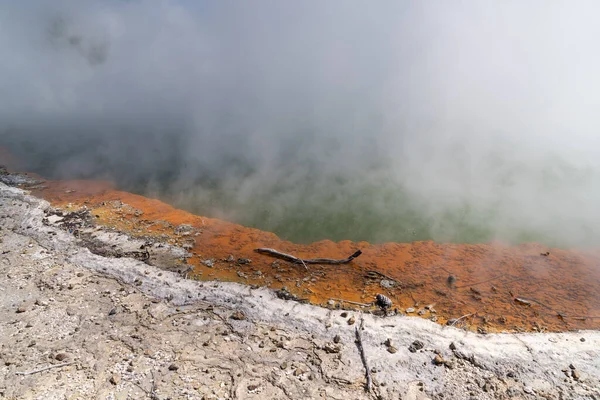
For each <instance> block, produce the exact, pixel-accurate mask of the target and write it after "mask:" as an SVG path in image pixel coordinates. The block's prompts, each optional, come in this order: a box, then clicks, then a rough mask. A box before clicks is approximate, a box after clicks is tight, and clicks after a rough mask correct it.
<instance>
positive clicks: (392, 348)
mask: <svg viewBox="0 0 600 400" xmlns="http://www.w3.org/2000/svg"><path fill="white" fill-rule="evenodd" d="M387 351H388V352H389V353H391V354H394V353H395V352H397V351H398V349H397V348H395V347H394V346H388V348H387Z"/></svg>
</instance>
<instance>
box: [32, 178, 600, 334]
mask: <svg viewBox="0 0 600 400" xmlns="http://www.w3.org/2000/svg"><path fill="white" fill-rule="evenodd" d="M44 186H45V188H40V189H36V190H33V192H34V194H35V195H38V196H40V197H43V198H45V199H47V200H49V201H50V202H51V203H52V204H53V205H55V206H60V207H66V206H67V205H70V207H74V208H79V207H82V206H84V205H85V206H87V207H88V208H89V209H91V212H92V213H93V214H95V215H97V218H98V222H99V223H100V224H103V225H108V226H114V227H116V228H118V229H121V230H124V231H126V232H128V233H130V234H132V235H134V236H135V235H140V236H147V235H167V236H168V237H169V238H170V240H171V242H173V243H181V241H182V240H184V239H185V240H187V241H191V242H192V245H193V248H192V249H191V250H190V252H191V253H192V254H193V256H192V257H191V258H190V259H189V260H188V264H190V266H192V267H193V272H192V274H193V275H194V277H195V278H197V279H202V280H212V279H218V280H222V281H234V282H242V283H245V284H251V285H259V286H268V287H271V288H274V289H279V288H281V287H284V286H285V287H287V289H288V290H289V291H290V292H291V293H293V294H295V295H296V296H298V297H300V298H304V299H307V300H308V301H309V302H310V303H313V304H319V305H327V304H328V301H329V300H330V299H344V300H349V301H353V302H360V303H370V302H371V301H373V298H374V296H375V295H376V294H378V293H382V294H385V295H386V296H388V297H390V298H391V299H392V301H393V302H394V307H397V308H398V309H399V310H400V311H401V312H406V310H407V309H410V308H414V312H413V313H410V314H409V315H419V314H420V315H421V316H422V317H424V318H429V319H432V320H436V321H437V322H438V323H441V324H445V323H447V322H448V321H449V320H450V321H451V320H452V319H457V318H460V317H463V316H467V317H464V318H462V319H461V320H459V321H458V322H457V325H462V324H463V323H464V324H466V326H467V327H468V328H469V329H472V330H479V331H489V332H493V331H544V330H547V331H562V330H573V329H598V328H600V252H588V251H579V250H562V249H548V248H546V247H544V246H542V245H539V244H523V245H519V246H508V245H504V244H501V243H491V244H439V243H434V242H431V241H425V242H413V243H385V244H378V245H372V244H369V243H367V242H359V243H353V242H350V241H342V242H339V243H334V242H331V241H327V240H325V241H320V242H316V243H313V244H310V245H300V244H294V243H291V242H288V241H284V240H281V239H279V238H278V237H277V236H276V235H275V234H273V233H269V232H263V231H260V230H258V229H252V228H247V227H243V226H240V225H236V224H233V223H229V222H225V221H221V220H218V219H213V218H207V217H202V216H197V215H193V214H190V213H188V212H186V211H182V210H177V209H175V208H173V207H171V206H169V205H168V204H165V203H163V202H161V201H159V200H155V199H149V198H146V197H142V196H138V195H134V194H131V193H126V192H122V191H118V190H115V189H114V188H112V187H111V185H110V184H108V183H105V182H94V181H59V182H51V181H47V182H45V183H44ZM115 202H122V203H125V204H126V205H128V206H130V208H123V207H114V206H113V205H114V204H115ZM133 210H135V211H137V213H135V212H133ZM160 221H164V222H166V223H160ZM157 222H158V223H157ZM167 223H168V224H167ZM181 224H190V225H192V226H193V227H195V228H197V229H198V230H199V232H200V233H199V235H197V236H190V237H186V238H182V237H179V236H178V235H177V234H176V233H175V232H174V227H176V226H178V225H181ZM258 247H271V248H274V249H277V250H279V251H281V252H284V253H289V254H293V255H295V256H298V257H302V258H316V257H327V258H346V257H347V256H349V255H350V254H352V253H353V252H354V251H356V250H357V249H360V250H362V252H363V254H362V255H361V256H360V257H359V258H357V259H355V260H354V261H352V262H351V263H349V264H345V265H309V266H308V271H306V270H305V269H304V268H303V266H301V265H294V264H290V263H287V262H284V261H280V262H279V263H276V264H275V266H273V262H274V261H275V259H274V258H271V257H269V256H265V255H261V254H257V253H256V252H254V249H256V248H258ZM546 252H549V253H548V254H546ZM230 255H233V256H234V257H235V258H236V259H238V258H248V259H251V260H252V262H251V263H249V264H243V265H239V264H237V263H231V262H227V261H225V260H226V259H227V257H228V256H230ZM206 259H214V260H215V263H214V264H215V265H214V267H212V268H209V267H207V266H206V265H204V263H203V262H202V261H204V260H206ZM369 271H377V272H378V273H379V274H383V275H379V276H378V277H377V278H376V279H372V278H369V277H367V275H368V273H369ZM371 276H373V275H371ZM386 276H387V277H389V279H388V278H386ZM450 276H453V277H455V278H456V282H454V283H449V279H448V278H449V277H450ZM382 280H393V281H396V282H397V285H396V286H394V287H389V288H386V287H384V286H382ZM383 284H384V285H386V282H383ZM344 306H348V307H351V306H352V305H351V304H349V303H345V304H344Z"/></svg>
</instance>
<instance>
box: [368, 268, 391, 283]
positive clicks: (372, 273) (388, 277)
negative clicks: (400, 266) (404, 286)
mask: <svg viewBox="0 0 600 400" xmlns="http://www.w3.org/2000/svg"><path fill="white" fill-rule="evenodd" d="M366 275H367V276H368V275H379V276H381V277H383V278H385V279H387V280H390V281H394V282H396V281H397V279H394V278H392V277H391V276H388V275H386V274H384V273H382V272H379V271H367V273H366Z"/></svg>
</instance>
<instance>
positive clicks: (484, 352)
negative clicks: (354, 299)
mask: <svg viewBox="0 0 600 400" xmlns="http://www.w3.org/2000/svg"><path fill="white" fill-rule="evenodd" d="M60 218H61V217H60V216H57V215H56V213H55V212H54V211H53V210H52V208H51V207H50V206H49V204H48V203H47V202H45V201H42V200H39V199H37V198H34V197H31V196H28V195H27V194H26V193H25V192H23V191H21V190H19V189H16V188H13V187H8V186H6V185H4V184H1V183H0V228H1V229H0V241H1V242H0V269H1V270H0V321H1V322H0V341H1V342H0V344H1V348H0V351H1V354H0V357H1V359H2V361H1V364H0V396H1V397H2V398H10V399H13V398H14V399H22V398H23V399H29V398H32V399H33V398H35V399H65V398H66V399H91V398H98V399H113V398H115V399H116V398H118V399H127V398H132V399H138V398H154V399H167V398H171V399H180V398H181V399H187V398H189V399H202V398H206V399H217V398H221V399H225V398H229V399H232V398H240V399H243V398H256V399H282V398H290V399H305V398H306V399H310V398H332V399H336V398H337V399H360V398H377V397H380V398H384V399H398V398H402V399H425V398H432V399H470V398H473V399H493V398H496V399H504V398H506V399H508V398H517V399H518V398H524V399H536V398H548V399H560V398H562V399H600V382H599V380H598V377H600V333H598V332H594V331H580V332H570V333H536V334H487V335H478V334H475V333H472V332H467V331H464V330H461V329H456V328H454V327H443V326H440V325H437V324H434V323H432V322H430V321H426V320H423V319H419V318H415V317H401V316H396V317H387V318H382V317H377V316H374V315H371V314H365V315H361V314H359V313H356V312H347V313H348V314H347V315H346V314H344V313H346V312H345V311H342V310H328V309H324V308H319V307H315V306H311V305H306V304H300V303H297V302H294V301H288V300H283V299H280V298H278V297H277V296H276V295H275V293H274V292H273V291H271V290H269V289H266V288H261V289H253V288H252V287H250V286H244V285H240V284H236V283H223V282H198V281H194V280H189V279H183V277H182V274H181V273H179V272H176V271H172V270H169V268H168V264H169V262H168V260H169V257H171V258H173V259H176V258H177V257H180V256H181V252H182V251H183V250H181V249H177V248H173V247H168V246H163V247H161V249H162V251H163V256H164V258H165V260H166V266H167V268H166V269H161V268H158V267H155V266H151V265H148V264H147V263H145V262H143V261H142V260H140V259H139V257H138V256H137V255H136V253H135V252H134V251H133V250H132V249H135V248H136V247H137V248H139V246H137V245H138V244H139V243H137V242H135V240H133V239H128V238H127V237H126V236H125V235H122V234H119V233H118V232H112V231H104V230H103V229H102V228H98V227H97V228H94V229H95V230H96V234H95V236H94V238H95V240H97V242H98V245H102V243H104V246H105V247H106V248H111V249H115V253H113V257H105V256H101V255H98V254H92V252H90V250H89V249H88V248H86V247H84V246H83V245H84V243H83V239H81V238H78V237H76V236H74V235H73V234H71V233H69V230H68V229H67V230H65V229H63V228H64V226H62V227H61V223H60V222H61V220H60ZM153 246H156V247H159V246H160V244H153ZM119 249H120V250H119ZM129 255H131V256H129ZM361 320H364V329H363V330H362V331H361V336H362V339H363V346H364V349H365V353H366V357H367V360H368V364H369V369H370V370H371V371H372V376H373V387H372V389H371V391H369V392H365V390H364V388H365V368H364V366H363V363H362V361H361V358H360V354H359V351H358V347H357V346H356V344H355V340H354V339H355V329H356V326H357V325H358V324H359V323H360V321H361ZM353 321H354V323H353V324H351V322H353ZM336 336H337V337H336ZM388 339H389V340H390V342H391V346H389V345H388V344H389V342H388V344H385V342H386V341H388ZM415 341H419V342H421V344H422V347H420V346H415V345H414V342H415ZM336 342H338V343H336ZM411 350H413V351H411ZM436 356H438V357H437V362H438V364H440V365H437V364H436V363H435V362H434V361H435V359H436ZM65 364H66V365H65ZM46 367H52V368H50V369H46V370H44V371H39V372H36V371H37V370H39V369H41V368H46ZM23 373H25V374H23Z"/></svg>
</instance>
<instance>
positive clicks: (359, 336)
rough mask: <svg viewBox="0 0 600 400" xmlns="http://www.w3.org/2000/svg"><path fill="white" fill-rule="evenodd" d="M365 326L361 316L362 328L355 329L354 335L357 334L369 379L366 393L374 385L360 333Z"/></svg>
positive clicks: (359, 348)
mask: <svg viewBox="0 0 600 400" xmlns="http://www.w3.org/2000/svg"><path fill="white" fill-rule="evenodd" d="M364 324H365V320H364V318H363V317H362V316H361V317H360V326H357V327H355V328H354V333H355V334H356V347H358V351H359V353H360V359H361V360H362V363H363V366H364V367H365V376H366V378H367V383H366V384H365V392H370V391H371V386H372V384H373V378H371V368H369V363H368V362H367V355H366V354H365V348H364V347H363V342H362V336H361V334H360V331H361V330H362V329H363V325H364Z"/></svg>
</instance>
